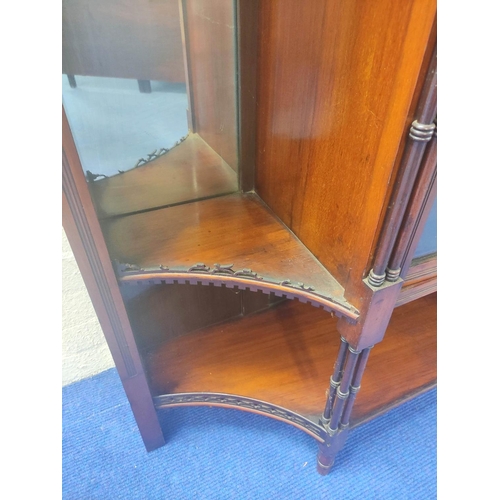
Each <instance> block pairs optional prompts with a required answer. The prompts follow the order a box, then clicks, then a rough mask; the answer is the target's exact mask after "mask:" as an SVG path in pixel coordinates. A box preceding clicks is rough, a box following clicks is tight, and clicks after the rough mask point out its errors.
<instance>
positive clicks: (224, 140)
mask: <svg viewBox="0 0 500 500" xmlns="http://www.w3.org/2000/svg"><path fill="white" fill-rule="evenodd" d="M181 7H182V10H183V16H182V17H183V25H184V39H185V41H186V43H185V50H186V60H187V62H186V64H187V65H188V74H189V91H190V106H191V119H192V127H193V128H192V130H193V131H194V132H197V133H198V134H199V135H200V136H201V137H202V138H203V139H204V140H205V141H206V142H207V144H209V145H210V147H212V148H213V149H214V150H215V151H216V152H217V153H218V154H219V155H220V156H222V158H224V160H225V161H226V162H227V164H228V165H229V166H230V167H231V168H233V169H234V170H235V171H236V170H237V167H238V151H237V140H238V128H237V114H236V109H237V102H236V78H237V72H236V34H235V12H234V3H233V1H232V0H181Z"/></svg>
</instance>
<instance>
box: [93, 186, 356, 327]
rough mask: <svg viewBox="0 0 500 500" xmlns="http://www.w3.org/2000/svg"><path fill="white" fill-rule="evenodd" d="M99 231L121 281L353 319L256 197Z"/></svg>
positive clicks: (165, 212)
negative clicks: (265, 299)
mask: <svg viewBox="0 0 500 500" xmlns="http://www.w3.org/2000/svg"><path fill="white" fill-rule="evenodd" d="M102 228H103V233H104V236H105V239H106V242H107V245H108V249H109V252H110V255H111V257H112V259H114V260H116V261H118V262H120V263H122V264H129V265H122V266H119V279H120V281H121V282H122V283H127V282H128V283H131V282H132V283H137V282H141V281H143V282H144V281H146V282H150V283H152V282H154V283H162V282H163V283H175V282H179V283H181V284H183V283H192V284H197V283H202V284H205V285H209V284H212V285H216V286H226V287H238V288H241V289H249V290H252V291H263V292H264V293H268V294H270V293H274V294H276V295H277V296H283V297H286V298H299V300H301V301H302V302H308V303H311V304H312V305H315V306H317V307H323V308H324V309H326V310H327V311H333V312H335V313H338V314H339V315H343V316H346V317H348V318H351V319H353V320H355V319H356V318H357V317H358V311H357V310H356V309H355V308H354V307H352V306H351V305H350V304H349V303H347V302H346V300H345V299H344V289H343V287H342V286H341V285H340V284H339V283H338V282H337V281H336V280H335V278H334V277H332V275H331V274H330V273H329V272H328V271H327V270H326V269H325V268H324V267H323V266H322V265H321V264H320V263H319V262H318V260H317V259H316V258H315V257H314V256H313V255H312V254H311V252H309V250H307V248H306V247H305V246H304V245H303V244H302V243H301V242H300V241H299V240H298V239H297V238H296V237H295V236H294V235H293V233H292V232H291V231H289V230H288V229H287V228H286V226H285V225H284V224H282V223H281V222H280V221H279V220H278V219H277V218H276V217H275V216H274V215H273V214H272V212H271V211H270V210H269V209H268V208H267V207H266V206H265V205H264V204H263V203H262V201H261V200H260V199H259V198H258V196H256V195H255V194H241V193H239V194H232V195H228V196H222V197H218V198H214V199H209V200H204V201H199V202H194V203H190V204H185V205H179V206H175V207H170V208H165V209H160V210H154V211H150V212H144V213H140V214H133V215H129V216H126V217H120V218H115V219H107V220H103V221H102ZM216 264H220V265H221V266H224V265H232V268H231V269H220V268H218V267H217V265H216ZM160 266H161V267H160Z"/></svg>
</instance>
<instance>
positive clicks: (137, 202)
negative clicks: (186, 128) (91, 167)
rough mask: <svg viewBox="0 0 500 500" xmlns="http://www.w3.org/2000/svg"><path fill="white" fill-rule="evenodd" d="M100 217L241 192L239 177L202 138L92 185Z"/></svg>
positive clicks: (192, 136)
mask: <svg viewBox="0 0 500 500" xmlns="http://www.w3.org/2000/svg"><path fill="white" fill-rule="evenodd" d="M89 187H90V190H91V193H92V197H93V200H94V203H95V206H96V208H97V210H98V215H99V217H109V216H113V215H120V214H127V213H133V212H138V211H141V210H148V209H151V208H156V207H162V206H168V205H176V204H179V203H186V202H189V201H193V200H199V199H203V198H208V197H211V196H216V195H221V194H227V193H232V192H235V191H237V189H238V179H237V176H236V173H235V172H234V171H233V169H231V168H230V167H229V166H228V164H227V163H226V162H225V161H224V160H223V159H222V158H221V157H220V156H219V155H218V154H217V153H215V152H214V150H213V149H212V148H210V147H209V146H208V145H207V144H206V142H205V141H204V140H203V139H201V138H200V137H199V135H198V134H190V135H189V136H188V137H187V139H186V140H184V141H183V142H181V143H180V144H179V145H178V146H175V147H174V148H173V149H171V150H170V151H169V152H168V153H166V154H164V155H162V156H160V157H159V158H157V159H156V160H153V161H152V162H151V163H148V164H146V165H142V166H140V167H137V168H134V169H132V170H128V171H127V172H124V173H123V174H119V175H115V176H113V177H109V178H106V179H100V180H98V181H94V182H91V183H90V184H89Z"/></svg>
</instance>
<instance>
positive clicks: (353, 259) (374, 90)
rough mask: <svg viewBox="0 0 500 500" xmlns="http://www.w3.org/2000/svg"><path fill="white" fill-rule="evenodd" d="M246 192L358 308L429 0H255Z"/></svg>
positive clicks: (427, 25)
mask: <svg viewBox="0 0 500 500" xmlns="http://www.w3.org/2000/svg"><path fill="white" fill-rule="evenodd" d="M261 6H262V8H261V16H260V22H261V34H262V35H261V40H260V57H259V60H260V64H259V93H258V140H257V167H256V190H257V193H258V194H259V195H260V196H261V197H262V198H263V199H264V201H265V202H266V203H267V204H268V205H269V206H270V207H271V208H272V209H273V210H274V211H275V212H276V214H277V215H278V216H279V217H280V219H281V220H283V221H284V223H285V224H287V225H288V226H289V227H290V228H291V229H292V231H293V232H294V233H295V234H296V235H297V236H298V237H299V238H300V239H301V241H302V242H303V243H304V244H305V245H306V246H307V247H308V248H309V249H310V250H311V251H312V253H313V254H314V255H315V256H316V257H317V258H318V259H319V260H320V261H321V262H322V263H323V264H324V265H325V267H326V268H327V269H329V270H330V271H331V272H332V273H333V274H334V275H335V276H336V277H337V278H338V279H340V281H341V282H342V283H343V284H344V286H345V287H346V296H347V297H348V299H350V300H352V301H353V303H354V305H355V306H356V307H359V305H360V299H359V297H360V296H361V289H362V283H361V278H362V277H364V276H365V275H366V273H367V272H368V270H369V266H370V263H371V256H372V251H373V247H374V244H375V242H376V240H377V236H378V231H379V230H380V224H381V221H382V219H383V207H384V205H385V203H386V198H387V197H388V196H389V191H390V190H389V187H390V182H391V176H392V173H393V172H392V168H393V165H394V161H395V159H396V155H397V152H398V148H399V143H400V141H401V137H402V132H403V126H404V123H405V121H406V119H407V115H408V111H409V107H410V104H411V102H412V98H413V91H414V89H415V85H416V83H417V80H418V77H419V74H420V66H421V64H422V60H423V57H424V54H425V52H426V47H427V43H428V39H429V34H430V32H431V29H432V25H433V21H434V17H435V12H436V4H435V0H414V1H406V0H397V1H393V0H382V1H379V2H367V1H362V0H358V1H352V2H347V3H346V2H343V1H337V0H318V1H315V2H303V1H301V0H272V1H271V0H262V1H261Z"/></svg>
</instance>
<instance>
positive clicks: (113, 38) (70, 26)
mask: <svg viewBox="0 0 500 500" xmlns="http://www.w3.org/2000/svg"><path fill="white" fill-rule="evenodd" d="M62 42H63V43H62V48H63V50H62V72H63V73H64V74H69V75H86V76H104V77H114V78H134V79H136V80H162V81H166V82H172V83H182V82H184V81H185V79H184V62H183V56H182V41H181V31H180V17H179V6H178V1H177V0H162V1H160V2H158V1H156V2H152V1H149V0H85V1H82V0H64V1H63V2H62Z"/></svg>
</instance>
